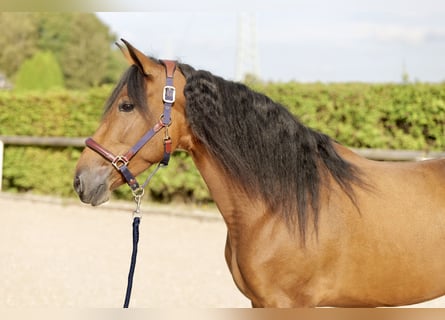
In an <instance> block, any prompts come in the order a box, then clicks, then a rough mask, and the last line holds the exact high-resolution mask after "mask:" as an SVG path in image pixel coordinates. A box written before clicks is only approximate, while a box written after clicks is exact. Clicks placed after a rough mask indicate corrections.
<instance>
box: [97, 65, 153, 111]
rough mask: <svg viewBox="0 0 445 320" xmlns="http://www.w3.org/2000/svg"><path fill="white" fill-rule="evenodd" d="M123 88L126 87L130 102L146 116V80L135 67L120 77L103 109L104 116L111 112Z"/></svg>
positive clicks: (131, 67)
mask: <svg viewBox="0 0 445 320" xmlns="http://www.w3.org/2000/svg"><path fill="white" fill-rule="evenodd" d="M125 86H126V87H127V94H128V97H129V99H130V100H131V102H132V103H134V105H135V107H136V108H137V109H138V110H140V111H141V112H142V113H143V114H147V112H148V108H147V96H146V78H145V75H144V74H143V73H142V72H141V71H140V70H139V68H138V67H137V66H136V65H132V66H130V67H129V68H128V69H127V71H126V72H125V73H124V74H123V75H122V77H121V79H120V80H119V82H118V83H117V85H116V86H115V88H114V90H113V92H112V93H111V95H110V97H109V98H108V100H107V102H106V104H105V108H104V116H105V115H106V114H107V113H108V111H110V110H111V108H112V107H113V105H114V103H115V101H116V100H117V99H118V98H119V95H120V93H121V91H122V90H123V88H124V87H125Z"/></svg>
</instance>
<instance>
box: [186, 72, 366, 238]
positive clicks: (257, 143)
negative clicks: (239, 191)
mask: <svg viewBox="0 0 445 320" xmlns="http://www.w3.org/2000/svg"><path fill="white" fill-rule="evenodd" d="M184 93H185V96H186V101H187V104H186V117H187V120H188V121H189V124H190V126H191V129H192V131H193V133H194V134H195V135H196V137H197V138H198V139H199V140H200V141H201V142H202V143H203V144H204V145H205V147H206V148H207V149H208V150H209V152H210V153H211V154H212V155H213V156H214V157H215V158H216V159H217V160H218V161H219V162H220V163H221V165H222V167H223V168H224V170H225V171H226V173H227V174H229V175H230V177H231V178H232V179H233V181H235V182H236V183H238V184H239V185H240V186H241V187H242V188H244V190H245V191H246V192H249V193H250V194H251V195H252V196H254V195H260V196H261V197H262V199H264V201H265V202H266V204H267V205H268V207H269V208H270V210H271V211H272V212H277V213H278V214H281V215H282V217H283V218H284V219H285V221H286V223H287V224H288V226H289V227H290V228H292V229H293V228H295V226H296V225H297V224H298V227H299V231H300V235H301V236H302V238H303V239H304V238H305V232H306V227H307V224H308V221H309V219H310V218H311V216H310V214H311V213H312V214H313V216H312V219H313V221H314V224H315V228H316V229H317V226H318V212H319V209H320V204H319V203H320V201H319V200H320V189H321V187H322V185H323V184H326V183H327V181H328V179H327V175H328V174H330V175H331V176H332V177H333V178H334V180H335V181H336V182H337V183H338V184H339V185H340V186H341V188H342V189H343V191H344V192H346V194H347V195H348V196H349V198H350V199H351V201H352V202H354V204H355V201H354V193H353V189H352V185H353V184H361V179H360V171H359V169H358V168H356V167H355V166H353V165H352V164H351V163H349V162H347V161H345V160H344V159H342V158H341V157H340V156H339V155H338V153H337V152H336V150H335V149H334V146H333V141H332V139H331V138H329V137H328V136H326V135H324V134H322V133H319V132H316V131H314V130H312V129H310V128H308V127H306V126H304V125H303V124H302V123H301V122H299V121H298V119H296V118H295V117H294V116H293V115H292V114H291V113H290V112H289V111H288V110H287V109H286V108H284V107H283V106H281V105H280V104H277V103H275V102H273V101H272V100H271V99H270V98H268V97H267V96H265V95H262V94H259V93H257V92H254V91H252V90H250V89H249V88H248V87H246V86H245V85H243V84H240V83H234V82H230V81H226V80H224V79H222V78H220V77H217V76H214V75H212V74H211V73H209V72H206V71H196V72H191V73H190V74H189V75H188V77H187V84H186V87H185V89H184Z"/></svg>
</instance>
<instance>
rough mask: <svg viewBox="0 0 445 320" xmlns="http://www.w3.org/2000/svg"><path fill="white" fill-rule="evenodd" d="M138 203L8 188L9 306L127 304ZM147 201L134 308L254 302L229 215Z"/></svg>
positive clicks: (4, 250)
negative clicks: (230, 262) (230, 253)
mask: <svg viewBox="0 0 445 320" xmlns="http://www.w3.org/2000/svg"><path fill="white" fill-rule="evenodd" d="M133 207H134V206H133V204H132V203H122V202H117V203H116V202H115V203H111V204H106V205H104V206H101V207H97V208H92V207H90V206H86V205H82V204H80V203H78V202H77V201H75V200H60V199H54V198H47V197H37V196H29V195H26V196H17V195H11V194H8V193H0V257H1V258H0V308H1V307H23V306H25V307H48V306H51V307H121V306H122V303H123V298H124V292H125V286H126V280H127V274H128V268H129V260H130V254H131V222H132V216H131V212H132V209H133ZM143 209H145V210H144V212H146V213H145V214H144V216H143V218H142V221H141V225H140V242H139V256H138V261H137V266H136V274H135V280H134V287H133V294H132V300H131V304H130V306H131V307H160V308H167V307H170V308H171V307H174V308H184V307H185V308H188V307H199V308H202V307H206V308H207V307H250V303H249V301H248V300H247V299H246V298H245V297H244V296H243V295H242V294H241V293H240V292H239V291H238V289H237V288H236V286H235V284H234V283H233V280H232V278H231V275H230V273H229V271H228V269H227V266H226V263H225V260H224V244H225V237H226V227H225V225H224V222H223V221H222V219H221V217H220V216H219V214H217V213H216V212H212V211H210V212H208V211H205V212H204V211H199V210H196V209H193V208H190V207H186V208H178V207H153V206H150V205H148V204H143ZM444 254H445V253H444ZM416 306H418V307H436V308H437V307H445V298H440V299H436V300H432V301H429V302H427V303H424V304H419V305H416Z"/></svg>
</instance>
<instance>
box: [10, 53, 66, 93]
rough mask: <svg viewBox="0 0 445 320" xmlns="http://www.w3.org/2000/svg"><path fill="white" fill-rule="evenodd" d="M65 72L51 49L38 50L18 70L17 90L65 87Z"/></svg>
mask: <svg viewBox="0 0 445 320" xmlns="http://www.w3.org/2000/svg"><path fill="white" fill-rule="evenodd" d="M63 86H64V85H63V73H62V69H61V68H60V65H59V63H58V62H57V59H56V57H55V56H54V54H53V53H52V52H51V51H44V52H43V51H38V52H37V53H36V54H35V55H34V56H33V57H32V58H30V59H28V60H26V61H25V62H24V63H23V64H22V65H21V66H20V69H19V70H18V72H17V76H16V82H15V88H16V89H17V90H48V89H53V88H63Z"/></svg>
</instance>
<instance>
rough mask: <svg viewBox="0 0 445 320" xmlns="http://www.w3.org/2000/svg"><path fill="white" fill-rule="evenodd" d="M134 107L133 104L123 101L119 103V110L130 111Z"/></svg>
mask: <svg viewBox="0 0 445 320" xmlns="http://www.w3.org/2000/svg"><path fill="white" fill-rule="evenodd" d="M133 109H134V104H132V103H128V102H124V103H121V104H120V105H119V111H121V112H131V111H133Z"/></svg>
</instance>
